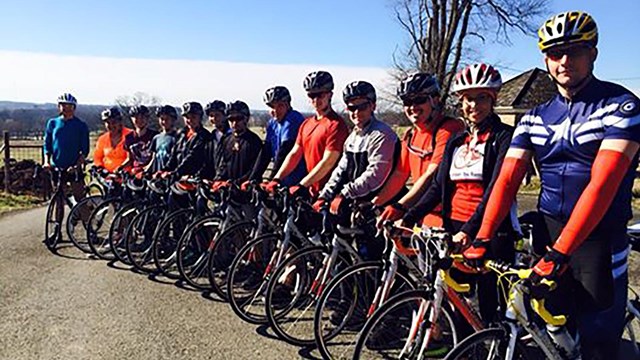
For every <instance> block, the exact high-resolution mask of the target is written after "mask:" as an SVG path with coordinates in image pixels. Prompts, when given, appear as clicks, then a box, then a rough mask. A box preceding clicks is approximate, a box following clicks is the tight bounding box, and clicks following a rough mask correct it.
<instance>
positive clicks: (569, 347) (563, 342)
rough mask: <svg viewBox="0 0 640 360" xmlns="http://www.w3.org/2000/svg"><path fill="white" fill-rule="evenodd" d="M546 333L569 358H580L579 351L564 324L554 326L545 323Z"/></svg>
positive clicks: (573, 359)
mask: <svg viewBox="0 0 640 360" xmlns="http://www.w3.org/2000/svg"><path fill="white" fill-rule="evenodd" d="M547 333H549V336H551V339H553V342H554V343H556V345H558V348H559V349H560V351H561V352H562V353H563V355H565V356H566V358H567V359H569V360H577V359H582V356H581V355H580V351H579V349H578V346H577V344H576V341H575V340H574V339H573V337H572V336H571V334H569V331H567V328H566V327H565V326H555V325H549V324H547Z"/></svg>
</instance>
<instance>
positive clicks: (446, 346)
mask: <svg viewBox="0 0 640 360" xmlns="http://www.w3.org/2000/svg"><path fill="white" fill-rule="evenodd" d="M432 309H433V302H432V301H431V295H430V293H429V292H427V291H424V290H410V291H407V292H404V293H400V294H397V295H396V296H393V297H392V298H390V299H389V300H388V301H387V302H386V303H384V304H383V305H382V306H381V307H380V308H379V309H378V310H376V311H375V312H374V313H373V314H372V315H371V317H370V318H369V319H368V320H367V322H366V324H365V325H364V327H363V328H362V331H361V332H360V335H359V336H358V339H357V341H356V344H355V347H354V348H353V349H354V352H353V359H417V358H418V356H419V353H420V351H421V347H422V345H423V342H424V340H425V335H426V331H427V330H429V329H431V330H432V332H431V336H430V339H429V345H428V347H427V349H425V351H424V353H423V356H426V357H427V358H432V357H437V358H439V357H442V356H444V355H445V354H446V353H447V351H449V350H451V349H452V348H453V347H454V346H455V344H456V343H457V341H458V338H457V337H458V334H457V332H456V328H455V325H454V323H453V319H452V316H451V313H450V311H449V309H448V308H447V307H446V306H442V307H441V309H440V315H439V316H438V317H437V325H436V326H434V327H431V326H430V323H429V321H428V319H427V316H428V314H429V313H430V311H432ZM420 310H422V311H420ZM418 316H419V317H420V318H417V317H418Z"/></svg>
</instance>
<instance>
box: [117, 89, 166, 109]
mask: <svg viewBox="0 0 640 360" xmlns="http://www.w3.org/2000/svg"><path fill="white" fill-rule="evenodd" d="M161 102H162V99H161V98H160V97H158V96H155V95H150V94H147V93H145V92H142V91H136V92H135V93H133V95H121V96H118V97H117V98H116V99H115V103H116V105H118V106H120V107H121V108H123V109H129V108H131V107H133V106H136V105H146V106H149V107H156V106H160V105H161Z"/></svg>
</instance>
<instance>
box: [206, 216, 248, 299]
mask: <svg viewBox="0 0 640 360" xmlns="http://www.w3.org/2000/svg"><path fill="white" fill-rule="evenodd" d="M255 231H256V224H255V223H254V222H253V221H250V220H243V221H240V222H237V223H235V224H233V225H231V226H229V227H228V228H226V229H225V230H224V231H223V232H222V233H220V236H219V237H218V238H217V239H216V241H215V243H213V248H212V249H211V256H210V257H209V259H208V260H209V262H208V264H207V275H208V278H209V284H210V285H211V287H210V289H211V290H212V291H213V292H214V293H215V294H216V295H218V297H220V298H221V299H223V300H224V301H227V299H228V294H227V273H228V272H229V268H230V267H231V263H232V262H233V259H234V258H235V257H236V255H237V254H238V251H240V249H241V248H242V247H243V246H244V245H245V244H247V243H248V242H249V241H251V239H253V237H254V236H255Z"/></svg>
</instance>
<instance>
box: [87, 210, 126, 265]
mask: <svg viewBox="0 0 640 360" xmlns="http://www.w3.org/2000/svg"><path fill="white" fill-rule="evenodd" d="M122 204H123V201H122V199H120V198H113V199H109V200H105V201H103V202H101V203H100V204H99V205H98V206H97V207H96V208H95V209H94V210H93V212H92V213H91V215H90V216H89V223H88V225H89V226H87V243H88V245H89V248H90V249H91V252H92V253H93V254H94V255H95V256H97V257H98V258H100V259H103V260H113V259H115V255H114V254H113V252H111V245H110V244H109V229H110V228H111V223H112V222H113V219H114V217H115V215H116V213H117V212H118V210H119V209H120V208H121V207H122Z"/></svg>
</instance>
